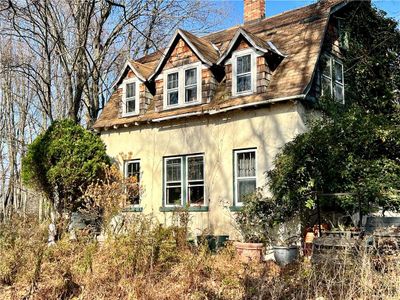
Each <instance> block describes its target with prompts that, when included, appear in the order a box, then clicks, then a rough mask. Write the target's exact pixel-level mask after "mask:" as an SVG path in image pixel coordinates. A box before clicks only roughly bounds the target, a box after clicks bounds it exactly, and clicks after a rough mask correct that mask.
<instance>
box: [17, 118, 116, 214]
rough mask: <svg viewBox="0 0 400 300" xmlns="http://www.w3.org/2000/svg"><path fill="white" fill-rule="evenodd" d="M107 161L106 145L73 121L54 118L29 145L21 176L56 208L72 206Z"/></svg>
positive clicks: (71, 207) (99, 176) (76, 202)
mask: <svg viewBox="0 0 400 300" xmlns="http://www.w3.org/2000/svg"><path fill="white" fill-rule="evenodd" d="M109 163H110V159H109V157H108V156H107V154H106V146H105V144H104V143H103V142H102V141H101V139H100V138H99V137H98V136H96V135H95V134H93V133H92V132H90V131H88V130H86V129H84V128H83V127H82V126H80V125H77V124H75V123H74V122H73V121H72V120H69V119H67V120H61V121H55V122H54V123H53V124H52V125H51V126H50V127H49V128H48V129H47V130H46V132H44V133H43V134H40V135H39V136H38V137H37V138H36V139H35V140H34V141H33V142H32V144H30V145H29V146H28V150H27V152H26V156H25V157H24V158H23V160H22V179H23V181H24V183H25V184H26V185H28V186H30V187H32V188H35V189H38V190H40V191H42V192H44V193H45V194H46V195H47V197H48V198H49V199H50V200H51V201H52V202H53V203H54V202H57V203H55V204H56V208H57V209H58V210H59V211H61V210H63V209H75V208H76V207H78V206H79V205H80V203H79V201H78V200H79V199H80V196H81V195H82V193H83V191H84V190H85V189H86V187H87V186H88V185H89V184H91V183H92V182H94V181H95V180H97V179H98V178H102V176H103V172H104V165H107V164H109Z"/></svg>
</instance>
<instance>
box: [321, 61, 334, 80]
mask: <svg viewBox="0 0 400 300" xmlns="http://www.w3.org/2000/svg"><path fill="white" fill-rule="evenodd" d="M321 66H322V74H324V75H325V76H328V77H329V78H332V72H331V59H330V58H328V57H326V56H323V57H322V60H321Z"/></svg>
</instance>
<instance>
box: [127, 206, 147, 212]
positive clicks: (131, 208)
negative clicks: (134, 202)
mask: <svg viewBox="0 0 400 300" xmlns="http://www.w3.org/2000/svg"><path fill="white" fill-rule="evenodd" d="M122 211H123V212H142V211H143V207H139V206H129V207H126V208H124V209H123V210H122Z"/></svg>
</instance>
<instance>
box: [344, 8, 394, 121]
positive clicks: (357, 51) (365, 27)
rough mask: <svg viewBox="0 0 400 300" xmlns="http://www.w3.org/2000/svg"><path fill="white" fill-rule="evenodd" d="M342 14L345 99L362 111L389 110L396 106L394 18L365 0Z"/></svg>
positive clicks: (389, 112)
mask: <svg viewBox="0 0 400 300" xmlns="http://www.w3.org/2000/svg"><path fill="white" fill-rule="evenodd" d="M353 5H354V6H355V8H354V10H351V11H350V12H349V15H348V16H347V18H346V21H345V25H344V30H345V32H347V33H348V41H349V49H348V51H347V52H346V60H345V61H344V67H345V78H351V80H346V102H347V103H350V104H357V105H358V106H360V107H362V108H363V109H364V111H365V112H370V113H385V114H393V113H395V112H396V111H397V112H398V109H399V106H400V31H399V27H398V23H397V21H396V20H394V19H391V18H388V17H387V16H386V12H384V11H382V10H378V9H376V8H374V7H372V6H371V4H370V2H368V1H360V2H356V3H354V4H353Z"/></svg>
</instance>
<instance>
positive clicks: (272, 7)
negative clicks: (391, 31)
mask: <svg viewBox="0 0 400 300" xmlns="http://www.w3.org/2000/svg"><path fill="white" fill-rule="evenodd" d="M215 2H217V4H218V6H225V7H226V9H227V13H228V15H229V18H226V21H224V24H223V27H224V28H228V27H231V26H234V25H237V24H241V23H243V0H220V1H215ZM265 2H266V7H267V8H266V15H267V16H268V17H269V16H273V15H276V14H279V13H281V12H284V11H287V10H291V9H294V8H298V7H302V6H306V5H309V4H312V3H314V2H316V0H313V1H310V0H303V1H296V0H289V1H279V0H266V1H265ZM372 3H373V4H374V5H375V6H376V7H377V8H379V9H381V10H384V11H386V12H387V14H388V16H390V17H392V18H394V19H396V20H398V21H400V0H373V1H372Z"/></svg>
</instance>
